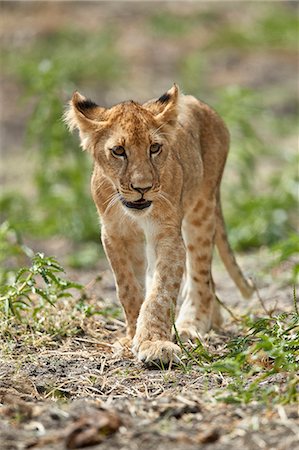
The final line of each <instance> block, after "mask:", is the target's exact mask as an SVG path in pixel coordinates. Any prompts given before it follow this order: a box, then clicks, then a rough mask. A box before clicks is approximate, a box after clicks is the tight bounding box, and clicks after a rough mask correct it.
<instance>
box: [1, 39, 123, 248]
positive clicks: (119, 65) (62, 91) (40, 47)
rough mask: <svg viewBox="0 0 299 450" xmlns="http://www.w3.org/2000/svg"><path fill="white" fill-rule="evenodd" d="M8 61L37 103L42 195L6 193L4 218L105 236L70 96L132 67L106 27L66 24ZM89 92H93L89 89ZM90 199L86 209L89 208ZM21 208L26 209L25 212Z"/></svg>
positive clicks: (31, 144) (30, 131)
mask: <svg viewBox="0 0 299 450" xmlns="http://www.w3.org/2000/svg"><path fill="white" fill-rule="evenodd" d="M2 64H3V65H2V67H5V73H6V75H9V76H12V77H13V78H15V79H16V81H18V82H19V83H20V85H21V86H22V89H23V92H24V95H23V99H22V102H23V103H25V102H26V101H27V100H28V99H30V101H31V102H32V103H33V104H34V109H33V113H32V115H31V117H30V119H29V122H28V125H27V145H26V147H27V149H28V150H27V151H28V152H29V151H30V150H32V149H34V154H35V155H36V156H35V158H34V160H33V161H32V164H33V165H34V185H35V188H36V190H37V196H36V198H35V199H30V202H29V199H28V198H27V197H26V195H22V194H20V193H14V192H5V193H4V194H3V197H2V200H1V203H2V205H1V206H3V209H2V211H5V212H3V213H2V216H4V217H3V219H4V220H8V219H9V220H10V222H12V223H14V225H15V226H17V227H18V228H19V229H20V230H22V231H28V232H29V233H32V234H34V235H38V236H52V235H54V234H62V235H64V234H66V235H67V236H68V237H69V238H70V239H74V240H77V241H82V240H96V239H98V220H97V213H96V210H95V207H94V205H93V202H92V200H91V196H90V192H89V179H90V176H91V170H92V161H91V158H89V157H88V155H86V154H83V152H82V151H81V149H80V148H79V143H78V139H77V138H76V137H72V136H70V134H69V133H68V131H67V129H66V127H65V125H64V123H63V122H62V115H63V111H64V107H65V105H66V102H67V101H68V100H69V99H70V97H71V95H72V93H73V91H74V90H75V89H79V88H80V86H83V85H84V86H85V89H86V86H88V87H89V89H92V88H93V87H94V85H95V84H96V83H99V84H100V85H101V88H102V92H101V93H100V94H102V96H103V94H104V92H105V91H106V89H107V86H109V85H111V84H112V83H116V82H117V81H118V80H119V79H120V78H121V77H123V76H124V73H125V69H124V63H123V61H122V59H121V57H120V56H119V55H118V54H117V52H116V50H115V48H114V44H113V39H112V36H111V34H110V33H108V32H106V31H102V32H99V33H97V34H94V35H90V34H88V33H87V34H86V33H83V32H78V31H77V30H62V31H59V32H57V33H54V34H53V35H52V36H51V39H49V38H48V37H42V38H40V39H38V40H37V41H35V43H34V44H33V45H31V46H28V47H25V48H23V49H22V57H20V58H15V57H14V56H13V52H11V51H9V52H5V51H4V52H3V54H2ZM85 93H86V94H87V95H88V92H85ZM82 205H84V212H83V211H82ZM21 211H24V218H23V219H21V220H19V218H20V217H21V216H22V213H21Z"/></svg>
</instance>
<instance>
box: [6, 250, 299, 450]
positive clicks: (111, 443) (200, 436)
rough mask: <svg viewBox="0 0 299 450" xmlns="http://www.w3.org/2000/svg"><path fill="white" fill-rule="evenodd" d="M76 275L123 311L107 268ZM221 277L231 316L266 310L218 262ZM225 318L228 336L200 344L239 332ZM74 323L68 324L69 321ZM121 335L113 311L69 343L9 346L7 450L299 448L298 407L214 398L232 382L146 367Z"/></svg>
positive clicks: (215, 344) (287, 297) (267, 293)
mask: <svg viewBox="0 0 299 450" xmlns="http://www.w3.org/2000/svg"><path fill="white" fill-rule="evenodd" d="M262 259H263V254H262V253H260V254H255V255H252V256H251V257H249V256H248V257H246V261H247V266H248V265H249V266H250V265H251V264H253V263H256V262H257V261H258V262H259V261H260V260H262ZM104 265H105V264H104V263H101V266H102V268H103V267H104ZM275 275H276V276H278V275H281V274H277V273H275ZM72 276H73V278H77V279H78V280H79V281H80V280H81V281H84V282H85V284H86V282H87V278H88V276H89V277H90V278H91V282H90V283H89V287H88V288H87V289H89V290H88V292H87V294H88V296H89V298H90V301H91V302H96V303H97V304H98V306H99V309H103V310H104V308H107V307H111V308H112V309H113V308H115V307H116V306H117V304H116V303H115V302H116V300H115V290H114V285H113V279H112V275H111V272H110V271H109V270H104V271H102V273H101V280H100V281H94V280H93V279H92V278H93V277H94V274H93V273H84V274H82V272H73V273H72ZM215 277H216V278H217V279H218V286H219V287H220V289H219V294H220V296H221V298H222V300H225V303H226V304H227V305H228V306H229V307H230V308H232V310H233V311H234V313H235V314H240V313H244V312H245V311H248V310H251V311H254V312H255V313H257V312H258V311H260V312H261V310H262V305H261V303H260V301H259V300H258V298H254V299H253V300H251V301H250V303H246V302H244V301H241V300H240V299H239V298H238V296H237V293H236V290H235V288H234V287H233V285H232V284H231V282H230V281H229V280H228V278H227V277H226V275H225V274H224V272H223V269H222V268H221V267H220V266H218V265H217V264H216V273H215ZM260 285H261V286H260V292H261V295H262V297H263V300H264V306H265V307H266V308H270V309H271V308H272V307H275V304H276V308H279V310H280V311H288V310H290V309H291V304H292V292H291V289H288V288H286V287H284V285H283V284H282V285H281V283H280V284H278V283H273V280H270V279H268V280H267V279H265V278H264V281H263V282H262V283H261V282H260ZM273 292H275V296H274V295H273ZM64 307H65V306H63V305H62V307H61V308H60V309H59V308H58V309H55V310H53V315H57V320H60V319H61V317H60V316H63V315H64V314H66V313H65V311H64V309H63V308H64ZM66 311H67V309H66ZM224 314H226V323H225V326H224V328H223V330H221V331H220V332H218V333H215V332H211V333H210V334H209V335H207V336H206V337H205V342H204V344H205V346H206V347H207V348H208V349H210V350H212V349H214V350H215V349H216V350H217V352H219V354H220V353H221V352H222V351H223V349H224V347H225V343H226V342H227V341H228V340H229V339H230V338H231V337H232V336H235V335H236V333H237V327H236V324H235V323H234V321H233V320H232V319H231V318H230V317H229V315H228V314H227V313H226V312H225V311H224ZM69 322H70V327H71V325H72V318H71V317H70V319H69ZM28 333H30V330H28ZM123 333H124V323H123V319H122V317H119V318H113V315H112V314H111V315H109V314H107V315H99V316H92V317H89V318H88V317H87V318H85V319H84V320H83V321H82V324H81V332H80V333H77V334H76V335H74V336H71V337H68V338H65V339H61V338H57V339H56V338H55V337H53V339H51V338H46V337H44V336H42V334H40V335H39V334H38V335H36V336H35V337H34V339H32V341H31V342H30V343H29V341H28V340H25V336H24V340H22V339H20V338H18V339H14V340H12V342H11V343H10V346H8V347H6V355H4V354H3V355H2V358H1V361H0V418H1V420H0V442H1V449H3V450H9V449H11V450H12V449H18V450H21V449H29V448H32V449H53V450H60V449H61V450H62V449H66V448H83V447H89V446H90V447H92V448H99V449H100V448H105V449H130V450H134V449H140V448H142V449H155V450H160V449H161V450H162V449H163V450H164V449H166V450H167V449H173V448H176V449H182V450H183V449H189V448H190V449H193V448H204V447H205V446H209V448H211V449H215V450H216V449H219V450H226V449H227V450H228V449H229V450H231V449H241V448H242V449H250V450H251V449H271V448H273V449H279V450H288V449H296V448H298V431H299V430H298V411H297V406H296V405H286V406H281V405H273V406H271V405H268V406H267V407H266V406H261V405H259V404H258V403H254V402H253V403H250V404H248V405H241V404H237V405H236V404H226V403H223V402H221V401H220V402H219V401H216V397H219V396H221V392H222V391H224V389H225V387H226V386H227V384H228V383H229V381H230V378H229V377H227V378H224V377H223V376H220V374H219V375H218V374H217V373H211V374H209V375H207V374H204V373H202V372H201V371H200V369H199V367H198V366H197V365H196V364H194V365H192V366H189V367H188V368H186V370H184V368H183V367H177V368H176V367H172V368H170V369H167V370H158V369H148V368H145V367H144V366H143V365H142V364H141V363H139V362H138V361H136V359H135V358H134V357H133V356H132V354H131V352H130V350H129V349H126V348H122V347H121V346H120V345H119V344H118V338H119V337H121V336H122V335H123ZM8 348H9V350H8ZM284 381H285V375H284V374H276V375H273V376H272V377H271V378H269V379H267V381H266V382H267V383H270V384H273V385H275V386H276V387H277V389H280V388H281V386H283V384H284Z"/></svg>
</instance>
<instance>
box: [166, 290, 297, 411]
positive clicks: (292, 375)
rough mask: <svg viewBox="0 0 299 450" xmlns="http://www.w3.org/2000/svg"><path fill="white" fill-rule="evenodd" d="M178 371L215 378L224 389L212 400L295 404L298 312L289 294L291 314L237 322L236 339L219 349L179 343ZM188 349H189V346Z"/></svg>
mask: <svg viewBox="0 0 299 450" xmlns="http://www.w3.org/2000/svg"><path fill="white" fill-rule="evenodd" d="M175 332H176V337H177V341H178V343H179V345H180V346H181V348H182V350H183V354H184V357H183V359H182V363H181V365H182V369H183V370H184V371H186V370H187V371H188V367H189V370H190V369H191V368H194V365H197V366H198V370H199V371H200V372H202V373H206V374H207V377H208V376H209V374H213V375H220V376H221V377H222V379H223V380H224V387H223V388H222V389H220V390H219V392H218V394H216V399H217V400H218V401H224V402H226V403H242V404H246V403H251V402H257V403H261V404H267V405H271V404H273V403H280V404H286V403H293V402H296V401H298V390H297V387H298V382H299V378H298V364H299V314H298V306H297V299H296V293H295V291H294V311H293V312H290V313H281V314H276V315H274V314H273V315H267V316H264V317H259V318H250V317H249V316H244V317H242V318H240V319H238V333H237V334H238V336H237V337H233V338H230V339H229V340H228V341H227V342H226V344H225V346H224V349H223V348H222V349H220V350H219V349H212V350H211V349H210V348H209V347H208V345H206V344H203V343H202V342H201V341H200V340H198V342H197V343H196V344H193V345H192V346H191V344H189V345H187V346H186V344H184V343H183V342H182V341H181V339H180V337H179V335H178V333H177V330H176V329H175ZM190 346H191V347H190Z"/></svg>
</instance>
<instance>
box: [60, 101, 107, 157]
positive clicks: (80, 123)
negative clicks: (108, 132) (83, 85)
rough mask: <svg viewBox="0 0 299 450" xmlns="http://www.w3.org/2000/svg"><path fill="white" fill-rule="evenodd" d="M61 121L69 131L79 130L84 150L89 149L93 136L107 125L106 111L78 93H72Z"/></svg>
mask: <svg viewBox="0 0 299 450" xmlns="http://www.w3.org/2000/svg"><path fill="white" fill-rule="evenodd" d="M63 119H64V122H65V123H66V124H67V126H68V128H69V129H70V131H73V130H74V129H75V128H77V129H78V130H79V133H80V139H81V145H82V147H83V149H84V150H85V149H89V147H90V144H91V143H92V136H93V134H94V133H95V132H96V133H98V132H100V131H101V130H104V129H105V128H106V127H107V124H108V114H107V110H106V109H105V108H101V107H100V106H98V105H97V104H96V103H94V102H92V101H91V100H89V99H87V98H86V97H84V96H83V95H81V94H79V92H74V94H73V97H72V99H71V101H70V102H69V106H68V109H67V110H66V112H65V114H64V117H63Z"/></svg>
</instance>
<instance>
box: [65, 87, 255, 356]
mask: <svg viewBox="0 0 299 450" xmlns="http://www.w3.org/2000/svg"><path fill="white" fill-rule="evenodd" d="M84 106H85V107H84ZM65 117H66V122H67V123H68V125H69V127H70V128H71V129H73V128H78V129H79V132H80V137H81V144H82V146H83V148H84V149H87V150H89V151H90V152H91V153H92V155H93V157H94V162H95V164H94V172H93V175H92V181H91V190H92V196H93V199H94V201H95V204H96V206H97V209H98V212H99V215H100V217H101V223H102V226H101V232H102V243H103V246H104V248H105V252H106V254H107V257H108V259H109V261H110V264H111V267H112V270H113V272H114V276H115V281H116V286H117V293H118V297H119V300H120V302H121V304H122V306H123V308H124V311H125V315H126V321H127V337H126V339H125V341H126V342H127V343H131V342H132V348H133V352H134V353H135V355H136V356H137V357H138V359H139V360H141V361H145V362H154V361H163V362H164V363H168V362H169V361H170V360H171V359H172V358H175V356H176V355H178V354H179V352H180V349H179V347H178V346H177V345H176V344H175V343H174V342H173V341H172V337H171V336H172V335H171V331H172V321H173V314H174V311H175V308H176V302H177V298H178V295H179V292H180V289H181V287H182V295H183V299H184V300H183V304H182V307H181V309H180V312H179V314H178V317H177V319H176V326H177V329H178V332H179V333H180V335H181V337H182V338H184V339H193V338H196V337H197V336H198V334H202V333H205V332H207V331H208V330H210V329H211V328H212V327H219V326H220V324H221V315H220V311H219V309H218V303H217V302H216V299H215V293H214V283H213V280H212V276H211V263H212V253H213V248H214V245H215V243H216V245H217V247H218V249H219V252H220V255H221V257H222V259H223V261H224V263H225V265H226V267H227V270H228V272H229V273H230V274H231V276H232V278H233V279H234V281H235V282H236V284H237V286H238V287H239V289H240V290H241V292H242V293H243V295H244V296H250V295H251V293H252V287H251V286H250V284H249V283H248V282H247V281H246V279H245V278H244V276H243V275H242V273H241V271H240V269H239V267H238V265H237V263H236V260H235V258H234V256H233V253H232V251H231V248H230V246H229V243H228V240H227V236H226V232H225V225H224V220H223V216H222V212H221V204H220V193H219V188H220V181H221V177H222V172H223V169H224V165H225V161H226V157H227V153H228V148H229V134H228V131H227V129H226V127H225V125H224V123H223V121H222V120H221V118H220V117H219V116H218V115H217V114H216V113H215V112H214V111H213V110H212V109H211V108H210V107H209V106H207V105H206V104H204V103H202V102H200V101H199V100H197V99H195V98H194V97H192V96H185V95H182V94H180V93H179V90H178V87H177V86H176V85H174V86H173V87H172V88H171V89H170V90H169V91H168V92H167V93H166V94H164V95H163V96H162V97H160V98H159V99H158V100H152V101H149V102H147V103H146V104H144V105H140V104H138V103H136V102H124V103H120V104H118V105H116V106H114V107H112V108H111V109H104V108H100V107H98V106H96V105H95V104H94V103H93V102H90V101H87V100H86V99H85V97H83V96H81V95H80V94H79V93H75V94H74V96H73V98H72V101H71V102H70V107H69V109H68V111H67V113H66V116H65ZM153 144H159V145H158V146H154V147H153ZM115 148H121V150H120V151H119V153H121V156H119V155H115V154H114V153H113V149H115ZM152 148H155V149H156V150H157V149H158V151H156V152H155V153H151V149H152ZM144 202H146V203H144ZM138 205H139V206H138ZM140 205H141V206H140ZM129 206H130V207H129Z"/></svg>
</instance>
